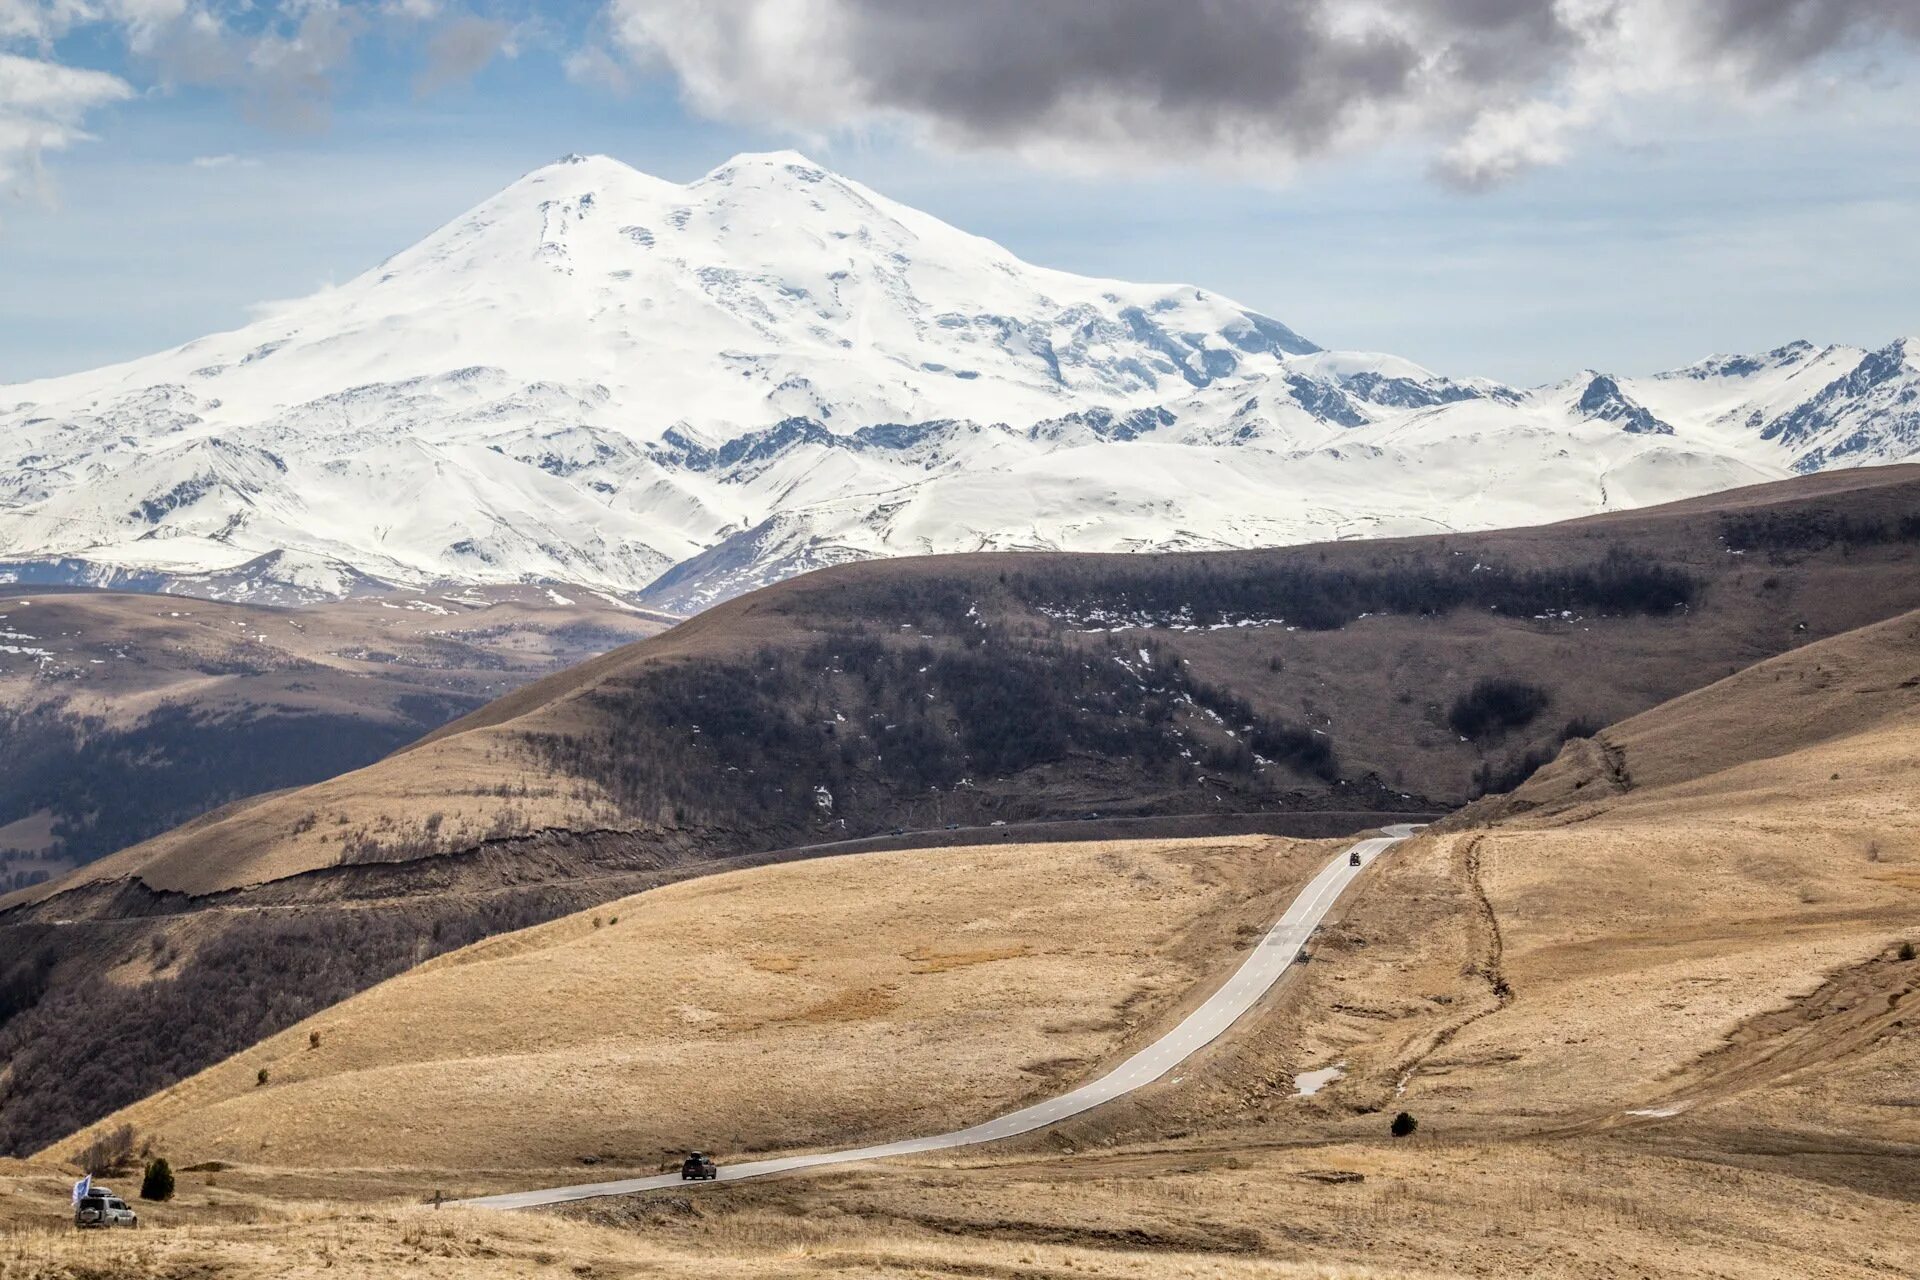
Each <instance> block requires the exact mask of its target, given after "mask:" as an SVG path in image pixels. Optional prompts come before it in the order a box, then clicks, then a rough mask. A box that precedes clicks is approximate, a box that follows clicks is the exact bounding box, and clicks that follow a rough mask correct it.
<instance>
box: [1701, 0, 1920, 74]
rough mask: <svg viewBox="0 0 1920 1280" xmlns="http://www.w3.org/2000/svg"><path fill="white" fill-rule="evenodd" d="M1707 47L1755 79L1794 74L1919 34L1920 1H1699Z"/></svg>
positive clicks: (1919, 35) (1703, 37) (1712, 54)
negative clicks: (1846, 52) (1854, 49)
mask: <svg viewBox="0 0 1920 1280" xmlns="http://www.w3.org/2000/svg"><path fill="white" fill-rule="evenodd" d="M1693 7H1694V8H1695V17H1694V21H1693V23H1692V27H1693V33H1694V35H1695V38H1696V39H1697V40H1698V41H1699V46H1700V48H1701V49H1702V51H1703V52H1705V53H1707V54H1709V55H1711V56H1716V57H1720V58H1723V59H1726V60H1728V61H1730V62H1731V63H1732V64H1733V65H1734V66H1735V67H1736V68H1737V69H1739V70H1741V71H1743V72H1744V73H1745V74H1747V75H1749V76H1751V77H1753V78H1754V79H1756V80H1770V79H1775V78H1778V77H1780V76H1785V75H1791V74H1793V73H1794V72H1797V71H1798V70H1800V69H1801V68H1802V67H1804V66H1806V65H1808V64H1809V63H1812V62H1815V61H1817V60H1819V59H1821V58H1824V57H1826V56H1827V55H1829V54H1832V53H1834V52H1836V51H1839V50H1842V49H1846V48H1848V47H1850V46H1859V45H1862V44H1868V43H1872V42H1874V41H1878V40H1882V39H1885V38H1887V37H1890V36H1892V37H1904V38H1906V39H1909V40H1914V39H1920V0H1696V4H1695V6H1693Z"/></svg>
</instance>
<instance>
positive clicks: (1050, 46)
mask: <svg viewBox="0 0 1920 1280" xmlns="http://www.w3.org/2000/svg"><path fill="white" fill-rule="evenodd" d="M609 22H610V26H611V28H612V29H613V30H614V31H615V32H616V33H617V35H618V36H619V38H620V39H621V40H622V42H623V43H624V46H625V48H626V49H627V50H628V51H629V52H630V53H631V54H633V55H635V56H636V57H637V58H639V59H640V60H641V61H642V62H643V63H648V62H650V63H653V64H663V65H664V66H666V67H667V68H668V69H670V70H671V71H672V72H673V73H674V74H675V75H677V76H678V77H679V79H680V80H681V82H682V85H683V87H684V89H685V92H686V94H687V97H688V99H689V101H690V102H692V103H693V105H694V106H696V107H697V108H699V109H701V110H704V111H707V112H709V113H711V114H715V115H720V116H725V117H728V118H735V119H747V120H752V121H755V122H761V123H768V122H770V123H774V124H778V125H783V126H787V127H790V128H793V129H795V130H798V131H801V132H812V133H830V132H834V131H838V130H843V129H861V128H865V127H869V126H872V125H874V124H886V123H895V124H901V123H904V124H905V125H907V126H908V127H910V128H915V129H918V130H920V131H922V132H924V133H926V134H928V135H930V136H931V137H932V138H933V139H934V140H936V141H939V142H943V143H946V144H948V145H953V146H960V147H984V148H997V149H1006V150H1012V151H1017V152H1023V153H1027V154H1031V155H1043V156H1045V157H1047V158H1049V159H1067V160H1080V161H1082V162H1084V163H1087V164H1089V165H1094V166H1102V167H1130V166H1131V167H1145V166H1157V165H1165V164H1189V163H1191V164H1199V165H1209V166H1225V167H1233V168H1241V169H1249V168H1250V169H1255V170H1257V169H1259V168H1261V167H1262V166H1267V165H1285V164H1287V163H1290V162H1294V161H1298V160H1300V159H1302V158H1306V157H1310V156H1314V155H1318V154H1321V153H1325V152H1328V151H1332V150H1336V149H1340V148H1344V147H1351V146H1359V145H1368V144H1376V143H1379V142H1381V141H1383V140H1389V139H1406V138H1418V139H1423V140H1426V141H1428V142H1429V143H1430V144H1432V145H1436V146H1437V147H1438V148H1439V150H1440V159H1439V162H1438V167H1439V168H1440V169H1441V171H1442V172H1443V174H1445V175H1447V176H1449V177H1451V178H1452V179H1453V180H1456V181H1459V182H1461V183H1463V184H1465V185H1482V184H1484V183H1486V182H1489V181H1497V180H1499V179H1500V178H1502V177H1504V176H1507V175H1508V174H1509V173H1511V172H1514V171H1517V170H1518V169H1521V168H1524V167H1526V166H1527V165H1529V164H1535V163H1542V162H1550V161H1552V160H1554V159H1558V158H1560V157H1561V156H1562V155H1563V154H1564V152H1565V149H1566V145H1567V141H1566V140H1567V138H1568V137H1569V136H1570V135H1572V134H1575V133H1577V132H1578V131H1579V130H1580V129H1582V128H1584V127H1586V126H1588V125H1590V124H1591V123H1592V122H1593V120H1594V119H1595V118H1596V117H1597V116H1599V115H1601V114H1603V113H1604V112H1605V110H1606V109H1607V107H1608V105H1609V104H1610V103H1611V102H1612V101H1615V100H1618V99H1621V98H1625V97H1629V96H1635V95H1640V94H1645V93H1647V92H1649V91H1658V90H1659V89H1660V88H1661V87H1662V83H1663V82H1664V83H1665V84H1666V85H1667V86H1670V87H1673V88H1676V89H1677V88H1681V87H1686V88H1689V89H1691V90H1695V91H1697V90H1699V89H1700V88H1702V87H1708V88H1710V89H1712V90H1714V91H1719V92H1743V91H1745V90H1746V89H1747V88H1751V87H1753V86H1755V85H1759V84H1762V83H1773V82H1777V81H1778V80H1780V79H1781V78H1783V77H1786V76H1790V75H1792V74H1793V73H1794V72H1796V71H1798V70H1800V69H1802V68H1804V67H1806V66H1807V65H1809V64H1810V63H1813V62H1815V61H1817V60H1819V59H1821V58H1824V57H1826V56H1828V55H1830V54H1833V53H1835V52H1836V51H1840V50H1842V49H1846V48H1849V47H1853V46H1858V45H1862V44H1866V43H1868V42H1871V41H1873V40H1875V39H1882V38H1886V37H1889V36H1899V37H1914V36H1920V0H1187V2H1186V3H1170V2H1169V0H1099V2H1098V3H1064V2H1063V3H1044V2H1036V0H965V2H956V0H811V2H810V3H805V4H799V3H794V2H793V0H730V2H728V3H712V2H711V0H612V3H611V5H610V8H609Z"/></svg>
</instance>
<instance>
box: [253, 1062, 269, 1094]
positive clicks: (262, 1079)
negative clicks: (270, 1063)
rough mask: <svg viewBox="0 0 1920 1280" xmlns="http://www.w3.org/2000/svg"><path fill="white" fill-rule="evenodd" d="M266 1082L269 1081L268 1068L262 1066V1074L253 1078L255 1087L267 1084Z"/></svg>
mask: <svg viewBox="0 0 1920 1280" xmlns="http://www.w3.org/2000/svg"><path fill="white" fill-rule="evenodd" d="M266 1082H267V1069H266V1068H265V1067H262V1068H260V1074H259V1075H257V1076H255V1077H254V1078H253V1087H254V1088H256V1089H258V1088H259V1087H261V1086H262V1085H264V1084H266Z"/></svg>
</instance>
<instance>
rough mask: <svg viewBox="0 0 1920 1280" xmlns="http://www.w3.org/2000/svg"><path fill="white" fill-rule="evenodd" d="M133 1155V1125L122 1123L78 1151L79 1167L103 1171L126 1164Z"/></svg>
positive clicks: (89, 1171)
mask: <svg viewBox="0 0 1920 1280" xmlns="http://www.w3.org/2000/svg"><path fill="white" fill-rule="evenodd" d="M132 1155H133V1126H132V1125H130V1124H123V1125H121V1126H120V1127H119V1128H118V1129H113V1130H109V1131H108V1132H106V1133H103V1134H101V1135H100V1136H99V1137H97V1138H95V1139H94V1140H93V1141H92V1142H89V1143H88V1144H87V1145H86V1146H85V1147H84V1148H82V1149H81V1152H80V1167H81V1168H83V1169H85V1170H86V1171H87V1172H88V1173H105V1172H107V1171H108V1170H110V1169H118V1168H120V1167H121V1166H122V1165H124V1164H126V1162H127V1161H128V1159H130V1158H131V1157H132Z"/></svg>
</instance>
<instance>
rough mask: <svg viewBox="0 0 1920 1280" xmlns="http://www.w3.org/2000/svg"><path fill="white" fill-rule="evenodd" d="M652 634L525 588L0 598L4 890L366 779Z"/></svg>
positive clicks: (624, 618)
mask: <svg viewBox="0 0 1920 1280" xmlns="http://www.w3.org/2000/svg"><path fill="white" fill-rule="evenodd" d="M667 621H670V619H664V618H660V617H656V616H652V615H648V614H645V613H643V612H640V611H637V610H635V609H633V608H631V607H628V606H624V605H622V604H621V603H620V602H618V601H615V600H612V599H610V598H609V599H602V598H601V597H599V596H596V595H593V594H591V593H589V592H585V591H578V590H576V591H575V593H574V595H573V596H566V595H563V594H561V592H560V591H558V590H555V589H551V588H546V589H537V588H528V587H520V588H513V587H506V588H501V587H496V588H490V589H486V590H481V589H475V588H463V589H460V590H455V591H443V592H434V593H430V594H421V593H411V594H409V593H399V594H394V595H387V596H367V597H363V598H360V599H357V600H351V601H338V602H327V603H322V604H316V605H311V606H306V607H299V608H281V607H268V606H263V605H241V604H226V603H216V602H211V601H205V600H196V599H189V598H184V597H180V596H163V595H140V594H132V593H127V592H102V591H89V590H80V589H72V588H32V589H16V590H15V591H13V592H9V593H6V594H4V595H0V757H4V758H5V759H6V760H7V761H8V766H7V768H6V769H5V770H4V771H0V889H12V888H16V887H19V886H22V885H25V884H26V883H28V882H30V881H33V880H36V879H39V880H44V879H47V878H49V877H51V876H57V875H59V874H61V873H62V872H63V871H65V870H67V869H70V868H72V867H74V866H76V865H79V864H81V863H84V862H87V861H90V860H92V859H93V858H96V857H99V856H100V855H102V854H106V853H111V852H113V851H114V850H116V849H120V848H124V847H125V846H127V845H130V844H134V843H136V842H138V841H140V840H144V839H146V838H148V837H149V836H153V835H156V834H158V833H160V832H162V831H164V830H166V829H168V828H169V827H173V826H176V825H178V824H179V823H181V822H184V821H186V820H188V819H190V818H194V817H198V816H199V815H200V814H202V813H204V812H206V811H207V810H209V809H213V808H215V807H217V806H219V805H222V804H226V803H229V802H232V801H235V800H238V799H241V798H244V797H247V796H251V795H256V794H258V793H260V792H264V791H272V790H277V789H279V788H282V787H290V786H299V785H303V784H306V783H309V782H315V781H318V780H319V779H322V778H326V777H331V776H333V775H334V774H338V773H344V772H346V771H348V770H350V769H355V768H358V767H360V766H362V765H365V764H368V763H371V762H372V761H374V760H377V759H378V758H380V757H381V756H383V755H385V754H387V753H388V752H389V751H392V750H393V749H395V748H396V747H400V746H402V745H404V744H406V743H408V742H411V741H413V740H414V739H415V738H418V737H420V736H421V735H422V734H424V733H426V732H427V731H429V730H431V729H435V728H438V727H439V726H440V725H442V724H444V723H445V722H446V721H448V720H451V719H453V718H455V717H456V716H459V715H461V714H463V713H465V712H467V711H470V710H472V709H473V708H475V707H477V706H480V705H481V704H483V703H485V702H487V701H489V700H490V699H492V698H494V697H497V696H499V695H500V694H501V693H503V692H505V691H506V690H509V689H512V688H514V687H516V686H518V685H521V684H524V683H526V682H527V681H528V680H531V679H534V678H537V677H539V676H541V675H544V674H547V673H548V672H551V671H553V670H555V669H556V668H560V667H565V666H567V665H570V664H571V663H574V662H578V661H580V660H581V659H583V658H586V657H590V656H592V655H593V654H595V653H599V652H601V651H603V650H606V649H610V648H613V647H615V646H617V645H621V644H624V643H628V642H630V641H632V640H635V639H638V638H641V637H643V636H647V635H651V634H654V633H655V632H657V631H659V630H661V629H662V628H663V627H664V625H665V624H666V622H667Z"/></svg>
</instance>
